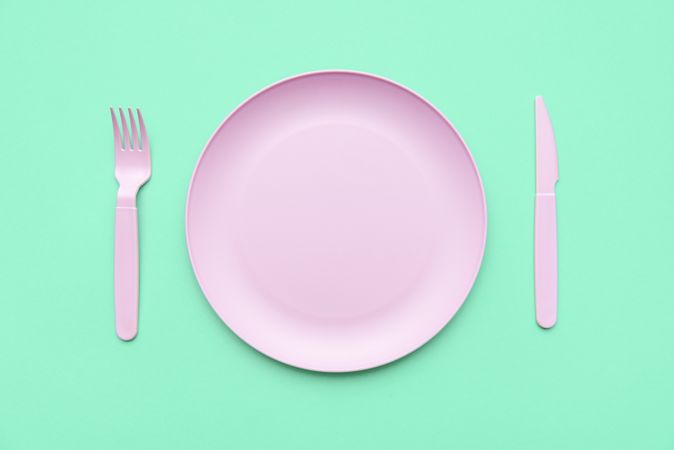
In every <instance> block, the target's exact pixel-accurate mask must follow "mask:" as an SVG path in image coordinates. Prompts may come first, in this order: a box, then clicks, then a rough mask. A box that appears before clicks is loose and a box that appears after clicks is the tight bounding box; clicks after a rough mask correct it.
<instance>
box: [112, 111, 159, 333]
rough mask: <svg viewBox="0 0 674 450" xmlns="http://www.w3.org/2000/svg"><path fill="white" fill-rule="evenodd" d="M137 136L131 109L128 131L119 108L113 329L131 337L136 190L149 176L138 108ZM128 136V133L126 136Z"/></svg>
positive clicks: (135, 322) (147, 151) (134, 323)
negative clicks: (120, 126) (120, 125)
mask: <svg viewBox="0 0 674 450" xmlns="http://www.w3.org/2000/svg"><path fill="white" fill-rule="evenodd" d="M136 112H137V114H138V125H139V128H140V140H139V135H138V130H137V129H136V121H135V120H134V118H133V111H131V108H129V109H128V113H129V122H130V123H131V134H129V128H128V127H127V122H126V118H125V117H124V111H123V110H122V108H119V118H120V119H121V121H122V129H123V133H124V138H123V139H122V135H121V134H120V132H119V125H118V124H117V118H116V117H115V111H114V109H112V108H110V113H111V114H112V128H113V131H114V135H115V178H117V182H118V183H119V190H118V191H117V208H116V209H115V329H116V330H117V336H119V338H120V339H122V340H124V341H130V340H131V339H133V338H134V337H136V334H137V333H138V220H137V210H136V194H137V193H138V190H139V189H140V187H141V186H142V185H143V184H145V182H146V181H147V180H148V179H149V178H150V169H151V167H150V142H149V141H148V139H147V132H146V131H145V123H144V122H143V116H142V115H141V113H140V110H139V109H136ZM129 136H131V137H129Z"/></svg>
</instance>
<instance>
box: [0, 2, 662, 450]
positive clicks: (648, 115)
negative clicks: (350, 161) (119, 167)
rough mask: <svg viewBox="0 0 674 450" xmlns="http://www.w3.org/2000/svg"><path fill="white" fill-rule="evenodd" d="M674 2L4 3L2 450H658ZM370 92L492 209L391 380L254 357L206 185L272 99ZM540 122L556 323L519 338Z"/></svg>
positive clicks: (523, 328) (528, 300)
mask: <svg viewBox="0 0 674 450" xmlns="http://www.w3.org/2000/svg"><path fill="white" fill-rule="evenodd" d="M673 21H674V2H672V1H671V0H661V1H640V2H635V1H632V2H609V1H594V2H588V1H571V2H564V1H559V0H556V1H540V0H528V1H523V0H516V1H513V0H511V1H507V2H497V1H493V2H485V1H465V2H440V1H437V2H425V1H373V2H365V1H362V0H361V1H356V0H347V1H341V2H320V1H316V0H312V1H309V0H303V1H293V2H291V1H286V2H272V1H265V2H259V1H257V2H242V1H241V2H223V1H216V0H210V1H193V2H190V1H180V2H175V1H174V2H171V1H169V2H159V1H154V2H142V1H130V0H118V1H108V2H96V1H77V2H76V1H61V2H47V1H18V0H0V55H1V61H2V65H1V66H0V81H1V82H0V133H1V134H0V202H1V205H2V213H1V216H0V217H1V221H0V227H1V228H0V231H1V233H0V252H1V257H0V258H1V259H0V306H1V309H0V449H2V450H15V449H16V450H19V449H21V450H25V449H50V450H53V449H64V450H76V449H87V450H88V449H125V450H132V449H187V448H191V449H215V448H218V449H224V448H227V449H237V450H239V449H241V450H243V449H271V450H283V449H292V450H301V449H311V450H315V449H339V450H341V449H424V450H430V449H452V448H456V449H490V450H491V449H499V448H501V449H534V448H535V449H541V448H546V449H573V450H577V449H592V450H598V449H611V450H617V449H649V450H654V449H674V320H673V319H674V301H673V300H674V290H673V288H672V270H673V268H674V264H673V263H672V253H673V252H674V238H673V230H674V214H673V212H672V210H673V208H672V201H671V192H672V171H673V169H674V141H673V140H672V135H673V134H674V51H672V46H673V44H674V27H672V23H673ZM329 68H345V69H355V70H363V71H368V72H374V73H376V74H380V75H383V76H386V77H389V78H392V79H394V80H396V81H398V82H400V83H403V84H405V85H407V86H409V87H410V88H412V89H414V90H416V91H417V92H419V93H420V94H422V95H423V96H425V97H426V98H428V99H429V100H430V101H432V102H433V103H434V104H435V105H436V106H437V107H438V108H439V109H440V110H442V111H443V112H444V113H445V114H446V115H447V117H449V119H450V120H452V122H453V123H454V125H455V126H456V127H457V129H458V130H459V131H460V132H461V134H462V135H463V137H464V139H465V140H466V142H467V144H468V146H469V147H470V149H471V151H472V152H473V155H474V157H475V160H476V162H477V164H478V167H479V169H480V171H481V174H482V178H483V180H484V185H485V190H486V195H487V203H488V210H489V231H488V244H487V249H486V254H485V259H484V264H483V266H482V270H481V272H480V275H479V277H478V280H477V282H476V284H475V287H474V289H473V291H472V292H471V294H470V297H469V298H468V300H467V301H466V303H465V305H464V307H463V308H462V309H461V311H460V312H459V314H458V315H457V316H456V317H455V319H454V320H453V321H452V322H451V323H450V325H449V326H448V327H446V328H445V329H444V330H443V331H442V332H441V333H440V334H439V335H438V336H437V337H436V338H435V339H433V340H432V341H431V342H430V343H429V344H428V345H426V346H424V347H423V348H422V349H421V350H419V351H417V352H416V353H414V354H413V355H411V356H409V357H406V358H404V359H402V360H401V361H399V362H396V363H394V364H391V365H389V366H386V367H383V368H379V369H375V370H371V371H367V372H364V373H353V374H344V375H326V374H318V373H310V372H306V371H302V370H298V369H293V368H290V367H287V366H285V365H283V364H280V363H277V362H275V361H272V360H270V359H268V358H266V357H264V356H262V355H261V354H258V353H257V352H256V351H254V350H252V349H251V348H249V347H248V346H247V345H246V344H244V343H243V342H241V341H240V340H239V339H238V338H237V337H236V336H235V335H234V334H232V333H231V332H230V331H229V330H228V329H227V328H226V326H225V325H223V324H222V323H221V322H220V320H219V319H218V318H217V316H216V315H215V313H214V312H213V311H212V310H211V308H210V306H209V305H208V303H207V302H206V300H205V299H204V297H203V295H202V294H201V291H200V290H199V287H198V285H197V283H196V281H195V278H194V276H193V274H192V270H191V267H190V263H189V260H188V255H187V250H186V247H185V240H184V224H183V220H184V216H183V214H184V204H185V197H186V191H187V186H188V182H189V179H190V176H191V173H192V170H193V168H194V165H195V163H196V160H197V158H198V156H199V154H200V152H201V150H202V148H203V146H204V144H205V143H206V141H207V140H208V138H209V137H210V135H211V133H212V132H213V130H214V129H215V128H216V127H217V126H218V124H219V123H220V122H221V121H222V119H223V118H224V117H225V116H226V115H227V114H228V112H230V111H231V110H232V109H233V108H234V107H235V106H236V105H237V104H238V103H239V102H241V101H242V100H244V99H245V98H246V97H248V96H249V95H250V94H252V93H253V92H255V91H257V90H258V89H260V88H262V87H264V86H266V85H267V84H269V83H272V82H274V81H276V80H278V79H280V78H284V77H287V76H290V75H293V74H297V73H301V72H304V71H310V70H317V69H329ZM535 95H543V96H544V97H545V99H546V102H547V105H548V108H549V110H550V114H551V116H552V119H553V124H554V126H555V129H556V134H557V141H558V146H559V160H560V176H561V180H560V182H559V185H558V188H557V193H558V208H559V210H558V212H559V221H558V222H559V271H560V273H559V277H560V286H559V297H560V309H559V323H558V326H557V327H555V328H554V329H553V330H551V331H544V330H541V329H539V328H538V327H537V326H536V325H535V323H534V299H533V279H532V277H533V270H532V269H533V261H532V254H533V242H532V241H533V239H532V237H533V194H534V120H533V119H534V110H533V105H534V103H533V99H534V96H535ZM109 105H124V106H126V105H129V106H139V107H141V108H142V110H143V112H144V115H145V118H146V122H147V125H148V128H149V134H150V140H151V141H152V151H153V177H152V179H151V180H150V182H149V183H148V184H147V185H146V186H145V188H143V190H142V192H141V194H140V198H139V210H140V219H139V220H140V239H141V266H142V267H141V311H140V314H141V318H140V334H139V336H138V338H137V339H136V340H135V341H133V342H131V343H123V342H121V341H119V340H118V339H117V338H116V337H115V334H114V324H113V293H112V243H113V211H114V205H115V192H116V182H115V180H114V177H113V149H112V131H111V125H110V117H109V112H108V110H107V107H108V106H109Z"/></svg>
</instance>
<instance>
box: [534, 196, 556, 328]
mask: <svg viewBox="0 0 674 450" xmlns="http://www.w3.org/2000/svg"><path fill="white" fill-rule="evenodd" d="M534 228H535V230H534V232H535V237H534V283H535V291H536V322H538V325H540V326H541V327H542V328H551V327H552V326H554V325H555V323H556V322H557V202H556V198H555V194H554V193H551V194H536V210H535V219H534Z"/></svg>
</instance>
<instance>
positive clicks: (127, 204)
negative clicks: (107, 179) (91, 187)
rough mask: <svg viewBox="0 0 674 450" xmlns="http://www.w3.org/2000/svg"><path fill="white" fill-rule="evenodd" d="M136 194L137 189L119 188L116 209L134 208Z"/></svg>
mask: <svg viewBox="0 0 674 450" xmlns="http://www.w3.org/2000/svg"><path fill="white" fill-rule="evenodd" d="M137 193H138V189H137V188H128V187H125V186H119V189H118V190H117V207H118V208H119V207H122V208H135V207H136V194H137Z"/></svg>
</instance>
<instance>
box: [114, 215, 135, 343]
mask: <svg viewBox="0 0 674 450" xmlns="http://www.w3.org/2000/svg"><path fill="white" fill-rule="evenodd" d="M115 329H116V331H117V336H118V337H119V338H120V339H122V340H124V341H130V340H131V339H133V338H134V337H136V334H137V333H138V214H137V209H136V208H135V207H133V206H118V207H117V208H116V209H115Z"/></svg>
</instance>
